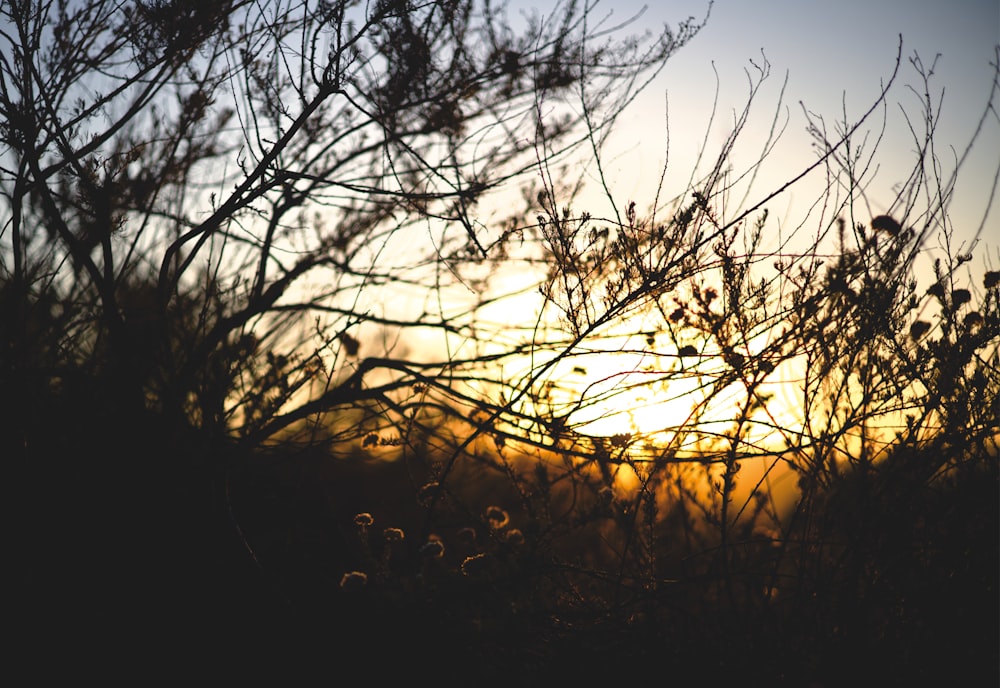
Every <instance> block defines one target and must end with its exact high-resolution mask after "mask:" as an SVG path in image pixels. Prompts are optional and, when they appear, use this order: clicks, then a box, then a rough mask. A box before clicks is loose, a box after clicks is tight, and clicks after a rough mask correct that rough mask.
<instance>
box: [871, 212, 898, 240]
mask: <svg viewBox="0 0 1000 688" xmlns="http://www.w3.org/2000/svg"><path fill="white" fill-rule="evenodd" d="M872 229H877V230H879V231H882V232H886V233H888V234H893V235H896V234H899V230H900V229H901V227H900V226H899V223H898V222H896V221H895V220H894V219H892V218H891V217H890V216H888V215H878V216H877V217H873V218H872Z"/></svg>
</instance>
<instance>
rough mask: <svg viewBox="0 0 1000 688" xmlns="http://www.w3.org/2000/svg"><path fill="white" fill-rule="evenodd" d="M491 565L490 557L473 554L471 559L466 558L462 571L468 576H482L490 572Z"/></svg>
mask: <svg viewBox="0 0 1000 688" xmlns="http://www.w3.org/2000/svg"><path fill="white" fill-rule="evenodd" d="M491 563H492V562H491V559H490V557H489V555H486V554H473V555H472V556H471V557H466V558H465V561H463V562H462V565H461V567H460V570H461V571H462V574H463V575H466V576H481V575H483V574H485V573H488V572H489V570H490V566H491Z"/></svg>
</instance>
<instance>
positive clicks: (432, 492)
mask: <svg viewBox="0 0 1000 688" xmlns="http://www.w3.org/2000/svg"><path fill="white" fill-rule="evenodd" d="M440 494H441V484H440V483H438V482H436V481H433V480H432V481H431V482H429V483H427V484H425V485H424V486H423V487H421V488H420V491H419V492H418V493H417V500H418V501H419V502H420V503H421V504H424V505H427V504H429V503H430V502H432V501H433V500H434V499H436V498H437V496H438V495H440Z"/></svg>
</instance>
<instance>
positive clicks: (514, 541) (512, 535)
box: [504, 528, 524, 545]
mask: <svg viewBox="0 0 1000 688" xmlns="http://www.w3.org/2000/svg"><path fill="white" fill-rule="evenodd" d="M504 540H506V541H507V543H509V544H511V545H523V544H524V533H522V532H521V531H520V530H519V529H517V528H511V529H510V530H508V531H507V532H506V534H504Z"/></svg>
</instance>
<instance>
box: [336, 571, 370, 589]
mask: <svg viewBox="0 0 1000 688" xmlns="http://www.w3.org/2000/svg"><path fill="white" fill-rule="evenodd" d="M367 584H368V574H367V573H364V572H363V571H348V572H347V573H345V574H344V575H343V576H341V577H340V589H341V590H360V589H361V588H363V587H365V585H367Z"/></svg>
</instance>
